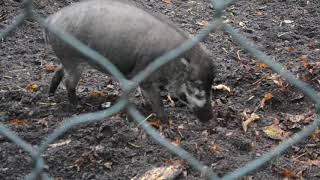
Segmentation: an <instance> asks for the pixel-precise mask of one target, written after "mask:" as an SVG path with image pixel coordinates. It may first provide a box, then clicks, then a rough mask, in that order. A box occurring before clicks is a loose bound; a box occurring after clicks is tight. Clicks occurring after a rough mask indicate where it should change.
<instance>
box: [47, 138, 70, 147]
mask: <svg viewBox="0 0 320 180" xmlns="http://www.w3.org/2000/svg"><path fill="white" fill-rule="evenodd" d="M70 142H71V140H70V139H66V140H63V141H59V142H57V143H54V144H50V145H49V147H50V148H56V147H59V146H63V145H66V144H69V143H70Z"/></svg>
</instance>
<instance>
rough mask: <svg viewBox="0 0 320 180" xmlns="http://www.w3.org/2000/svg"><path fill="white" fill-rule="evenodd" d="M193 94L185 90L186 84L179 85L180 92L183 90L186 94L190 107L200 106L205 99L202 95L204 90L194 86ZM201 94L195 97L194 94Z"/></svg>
mask: <svg viewBox="0 0 320 180" xmlns="http://www.w3.org/2000/svg"><path fill="white" fill-rule="evenodd" d="M194 91H195V92H194V94H189V92H188V91H187V86H186V84H182V86H181V92H183V93H184V94H185V95H186V98H187V101H188V102H189V103H190V105H191V107H193V108H194V107H198V108H202V107H203V106H204V105H205V104H206V102H207V100H206V99H205V97H204V95H205V92H204V91H203V90H202V91H200V90H199V89H197V88H194ZM199 94H200V95H201V96H202V97H201V98H198V97H195V95H199Z"/></svg>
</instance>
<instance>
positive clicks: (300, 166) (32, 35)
mask: <svg viewBox="0 0 320 180" xmlns="http://www.w3.org/2000/svg"><path fill="white" fill-rule="evenodd" d="M135 1H136V2H137V3H138V4H139V5H141V6H144V7H145V8H147V9H149V10H151V11H154V12H160V13H163V14H166V15H167V16H168V17H169V18H170V19H171V20H172V21H173V22H175V23H176V24H177V25H178V26H180V27H181V28H182V29H184V30H185V31H187V32H189V33H191V34H196V33H197V32H199V30H200V29H201V28H203V26H205V24H206V21H208V20H210V19H211V15H212V13H213V12H214V10H213V7H212V6H211V5H210V4H209V3H208V2H207V1H204V0H199V1H189V0H188V1H182V0H176V1H175V0H173V1H172V3H168V1H166V2H164V1H161V0H135ZM73 2H75V1H72V0H56V1H54V0H42V1H40V0H38V1H35V8H36V9H37V10H36V11H37V12H39V13H40V14H41V15H43V16H47V15H49V14H52V13H54V12H56V11H57V10H58V9H60V8H62V7H64V6H67V5H69V4H71V3H73ZM21 5H22V3H21V1H20V0H4V1H0V29H4V28H5V27H7V26H8V25H9V24H12V22H13V21H14V17H15V16H17V15H18V14H19V13H21V9H20V8H21ZM224 18H225V19H226V20H228V22H229V23H232V24H233V25H234V26H235V27H236V28H237V30H238V31H239V32H241V33H242V34H244V35H245V36H246V37H248V38H250V39H251V40H253V41H254V42H255V43H256V44H257V46H258V47H259V48H260V49H262V50H263V51H265V52H266V53H267V54H268V55H271V56H272V57H274V60H275V61H276V62H279V63H281V64H282V65H283V66H284V67H285V69H287V70H288V71H290V72H292V73H294V74H295V75H296V77H297V78H300V79H302V80H305V81H306V82H308V83H309V84H310V85H311V86H312V87H313V88H315V89H316V90H319V88H320V87H319V86H320V85H319V80H320V79H319V76H318V75H319V72H318V71H319V64H317V63H318V62H319V60H320V52H319V49H320V28H319V26H320V1H316V0H311V1H305V0H287V1H286V0H261V1H254V0H251V1H244V0H238V1H236V2H235V3H234V4H232V5H231V6H229V7H228V8H227V10H226V11H225V14H224ZM204 43H205V45H206V46H207V47H208V49H209V50H210V51H211V53H212V54H213V59H212V60H213V61H214V63H215V64H216V65H217V77H216V79H215V81H214V85H219V84H224V85H226V86H228V87H230V88H231V92H227V91H221V90H215V91H214V95H213V98H212V103H213V104H214V107H213V111H214V114H215V118H214V119H213V120H212V121H211V122H208V123H205V124H204V123H200V122H198V121H197V120H196V119H195V118H194V117H193V115H192V113H190V112H189V111H188V109H187V108H186V107H183V106H181V107H180V106H176V107H174V106H171V105H170V102H169V101H168V99H167V98H166V96H164V97H163V98H164V99H163V100H164V103H165V105H166V111H167V112H168V114H169V117H170V119H171V120H172V124H171V125H172V127H171V131H172V133H171V134H170V136H168V138H169V139H170V140H172V141H175V139H181V144H180V146H181V147H182V148H184V149H186V150H187V151H189V152H190V153H192V154H193V156H194V157H196V158H197V159H199V160H200V161H202V162H203V163H204V164H206V165H208V166H209V167H211V168H212V170H213V171H214V172H216V173H217V174H219V175H225V174H227V173H228V172H231V171H233V170H234V169H236V168H239V167H242V166H244V165H245V164H246V163H247V162H249V161H251V160H254V159H256V158H258V157H260V156H262V155H263V154H264V153H266V152H268V151H269V150H271V149H272V148H274V147H275V146H276V145H277V144H279V143H280V142H281V140H278V139H281V137H280V138H279V137H273V138H272V137H270V135H268V134H266V133H265V132H264V131H263V129H264V128H265V127H267V126H269V125H278V126H279V127H281V129H282V130H283V132H285V133H287V132H290V133H295V132H298V131H299V130H300V129H302V128H303V127H304V126H305V125H307V124H309V123H310V122H312V121H313V119H314V114H315V108H314V105H313V104H312V103H311V101H310V100H309V99H308V98H307V97H305V96H304V95H303V94H302V93H300V92H299V91H298V90H297V89H295V88H294V87H292V86H290V85H287V84H286V83H285V82H284V81H282V80H281V79H279V78H278V77H277V76H276V75H275V74H273V73H272V71H271V70H270V69H269V68H268V67H266V66H265V65H264V64H259V61H257V60H256V59H254V58H253V57H252V56H250V55H249V54H248V53H246V52H245V51H244V50H243V49H242V48H241V47H240V46H238V45H236V44H235V43H234V41H233V40H232V39H231V38H230V36H229V35H228V34H227V33H225V32H223V31H218V32H214V33H211V34H210V36H208V38H206V39H205V41H204ZM44 48H45V45H44V40H43V35H42V27H41V26H39V24H37V23H36V22H34V21H32V20H28V21H26V22H25V23H24V24H23V25H22V26H21V27H19V28H18V29H17V30H16V32H15V33H13V34H11V35H10V36H8V37H6V38H4V39H2V40H1V43H0V117H1V119H0V121H2V123H4V124H6V125H7V127H9V128H10V129H12V130H13V131H15V132H16V134H17V135H19V136H20V137H22V138H23V139H24V140H26V141H27V142H29V143H30V144H31V145H32V146H34V147H36V146H38V145H39V144H40V143H41V142H42V141H43V139H45V138H46V137H47V135H48V134H49V133H51V132H52V131H53V130H54V129H55V128H56V127H58V126H59V125H61V123H62V122H63V120H65V119H67V118H68V117H72V116H75V115H78V114H83V113H88V112H95V111H98V110H101V109H103V107H102V106H101V104H103V103H105V102H111V104H113V103H114V102H115V101H116V99H117V97H118V96H119V93H120V89H119V88H118V84H117V82H114V81H112V80H111V79H110V77H108V76H106V75H104V74H101V73H99V72H97V71H95V70H93V69H88V70H87V71H86V72H85V73H84V74H83V76H82V79H81V81H80V83H79V86H78V91H77V92H78V95H79V97H80V104H81V107H80V108H78V109H77V110H76V111H71V112H70V111H67V110H66V106H67V105H68V101H67V95H66V91H65V88H64V87H63V85H61V86H60V87H59V89H58V91H57V93H56V95H55V96H54V98H48V88H49V82H50V80H51V77H52V75H53V74H52V73H49V72H48V69H50V66H49V67H48V65H49V64H54V65H58V61H57V58H56V56H55V55H54V54H53V53H52V51H49V52H48V53H46V52H45V51H44ZM26 87H29V88H26ZM95 91H102V92H104V93H105V94H106V96H101V97H100V96H98V97H95V96H94V95H92V92H95ZM267 93H270V94H271V95H272V96H273V97H272V98H269V99H268V98H265V99H266V102H265V103H264V104H263V107H260V106H261V101H262V99H263V97H264V96H265V95H266V94H267ZM135 103H136V104H137V106H138V108H139V109H142V110H144V113H145V114H146V115H148V114H150V113H151V112H150V111H148V110H145V108H142V99H141V97H139V96H136V97H135ZM243 112H247V115H248V116H250V114H252V113H253V112H255V113H256V114H257V115H259V117H260V118H259V120H256V121H255V122H253V123H251V124H250V125H249V127H248V130H247V132H244V130H243V127H242V122H243V120H245V119H246V118H245V117H244V115H243ZM301 116H302V117H304V118H300V119H298V120H297V119H296V121H294V120H292V119H294V118H292V117H301ZM290 117H291V118H290ZM110 128H111V129H112V131H110V130H109V129H110ZM106 129H107V131H106ZM110 132H111V133H110ZM283 134H284V133H282V135H283ZM280 136H281V133H280ZM61 142H62V143H61ZM56 143H61V144H56ZM319 146H320V143H319V136H318V138H317V136H316V135H315V136H313V138H308V139H307V140H304V141H303V142H302V143H300V144H299V145H295V146H292V148H290V149H288V150H287V151H286V152H285V153H284V154H283V155H281V156H278V157H276V158H275V159H274V160H273V161H271V162H270V163H268V164H266V165H265V166H263V167H262V168H259V169H258V170H257V171H256V172H253V173H251V174H250V175H247V176H246V177H244V178H243V179H282V178H284V174H286V176H287V177H288V176H290V175H292V176H291V177H294V176H296V177H304V178H306V179H320V173H319V172H320V171H319V170H320V166H319V164H320V163H319V161H320V150H319ZM43 158H44V159H45V163H46V167H45V171H46V172H47V173H48V174H49V175H50V176H52V177H54V178H55V179H59V180H62V179H130V178H132V177H134V176H136V175H139V174H142V173H144V172H145V171H147V170H149V169H150V168H152V167H156V166H162V165H166V164H168V162H171V161H174V160H178V159H179V158H178V157H176V156H174V155H171V154H170V153H169V152H168V151H167V150H166V149H165V148H164V147H162V146H160V145H158V144H156V143H155V141H154V140H152V139H151V138H150V137H148V136H147V135H146V134H145V133H144V131H143V130H142V129H141V127H139V126H138V125H137V124H136V123H134V122H131V121H128V120H126V117H125V114H124V113H122V112H121V113H118V114H116V115H114V116H113V117H111V118H108V119H105V120H102V121H100V122H96V123H88V124H82V125H80V126H77V127H74V128H73V129H72V130H70V131H68V132H67V133H65V134H64V135H63V136H62V137H61V138H60V139H59V141H57V142H55V145H54V146H50V148H49V149H48V150H46V151H45V153H44V154H43ZM31 169H32V160H31V158H30V156H29V155H28V154H27V153H26V152H24V151H22V150H21V149H20V148H18V147H17V146H16V145H15V144H14V143H12V142H11V141H9V140H8V139H7V138H6V137H4V136H3V135H0V179H4V180H7V179H8V180H9V179H22V178H23V177H24V176H26V175H27V174H29V173H30V172H31ZM286 172H287V173H286ZM290 173H292V174H290ZM288 174H289V175H288ZM201 178H202V176H201V174H200V173H199V172H197V171H195V170H193V169H192V168H191V167H189V166H186V169H185V170H184V173H183V174H182V175H181V176H180V177H179V179H201Z"/></svg>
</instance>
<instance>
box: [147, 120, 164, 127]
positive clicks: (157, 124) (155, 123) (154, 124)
mask: <svg viewBox="0 0 320 180" xmlns="http://www.w3.org/2000/svg"><path fill="white" fill-rule="evenodd" d="M149 123H150V125H151V126H152V127H154V128H156V129H159V128H160V126H161V121H160V119H152V120H149Z"/></svg>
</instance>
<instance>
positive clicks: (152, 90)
mask: <svg viewBox="0 0 320 180" xmlns="http://www.w3.org/2000/svg"><path fill="white" fill-rule="evenodd" d="M141 90H142V94H143V96H144V98H146V99H147V100H149V101H150V103H151V107H152V110H153V111H154V112H156V113H157V117H158V118H159V119H160V120H161V121H162V122H164V123H167V122H168V117H167V115H166V113H165V112H164V107H163V103H162V99H161V96H160V92H159V88H158V87H157V86H156V85H155V84H142V85H141Z"/></svg>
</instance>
